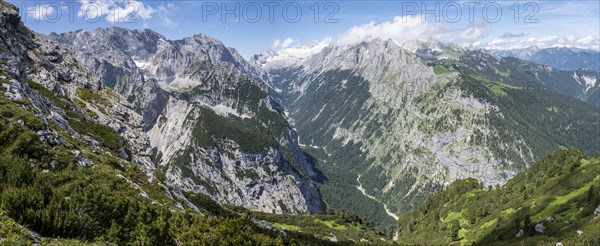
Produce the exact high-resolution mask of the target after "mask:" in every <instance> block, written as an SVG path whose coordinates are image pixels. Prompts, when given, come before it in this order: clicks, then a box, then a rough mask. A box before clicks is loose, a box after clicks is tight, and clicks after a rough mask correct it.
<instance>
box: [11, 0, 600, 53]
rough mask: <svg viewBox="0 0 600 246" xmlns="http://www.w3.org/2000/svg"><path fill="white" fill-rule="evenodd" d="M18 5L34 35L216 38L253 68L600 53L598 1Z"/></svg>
mask: <svg viewBox="0 0 600 246" xmlns="http://www.w3.org/2000/svg"><path fill="white" fill-rule="evenodd" d="M9 1H10V0H9ZM10 2H12V3H14V4H16V5H17V6H19V7H20V8H21V15H22V16H23V18H24V21H25V24H26V25H27V26H29V27H30V28H32V29H33V30H34V31H37V32H41V33H45V34H47V33H50V32H58V33H60V32H67V31H74V30H77V29H84V30H93V29H95V28H98V27H109V26H115V25H116V26H122V27H127V28H132V29H141V28H150V29H152V30H154V31H156V32H159V33H161V34H163V35H165V36H166V37H167V38H168V39H180V38H183V37H186V36H191V35H193V34H197V33H206V34H209V35H211V36H214V37H215V38H217V39H219V40H221V41H222V42H223V43H225V44H226V45H227V46H230V47H234V48H236V49H237V50H238V51H239V52H240V53H241V54H242V55H243V56H244V57H246V58H247V57H249V56H251V55H252V54H256V53H262V52H263V51H265V50H266V49H268V48H273V49H280V48H284V47H288V46H294V45H302V44H306V43H309V42H314V41H323V40H325V41H326V42H332V43H339V44H346V43H352V42H358V41H364V40H369V39H373V38H384V39H387V38H392V39H396V40H408V39H415V38H424V37H434V38H437V39H440V40H442V41H447V42H453V43H457V44H459V45H463V46H474V47H481V48H504V49H506V48H519V47H526V46H530V45H537V46H540V47H547V46H573V47H579V48H590V49H596V50H598V49H600V48H599V41H598V36H600V16H599V13H600V1H598V0H592V1H538V2H529V4H528V2H523V1H521V2H519V4H518V5H516V1H495V2H492V1H343V2H342V1H330V2H328V1H290V2H274V1H271V2H263V1H227V2H217V1H133V0H127V1H112V0H103V1H95V0H71V1H10ZM298 9H300V11H301V14H299V13H298ZM316 9H318V10H319V11H318V12H317V11H316ZM498 9H500V11H501V12H502V13H501V15H498V14H497V11H498ZM517 9H518V10H519V11H518V13H517V11H516V10H517ZM258 12H260V15H258ZM428 13H429V14H428ZM436 17H437V18H438V19H436ZM423 18H425V19H423Z"/></svg>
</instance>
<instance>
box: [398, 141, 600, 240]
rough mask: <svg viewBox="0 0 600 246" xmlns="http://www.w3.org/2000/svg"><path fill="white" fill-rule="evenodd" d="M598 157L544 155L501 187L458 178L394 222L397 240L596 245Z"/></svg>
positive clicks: (598, 228) (560, 153)
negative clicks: (486, 185)
mask: <svg viewBox="0 0 600 246" xmlns="http://www.w3.org/2000/svg"><path fill="white" fill-rule="evenodd" d="M598 177H600V159H598V157H596V158H592V159H590V158H587V157H586V156H585V155H584V154H582V153H581V152H579V151H578V150H576V149H559V150H556V151H554V152H552V153H549V154H547V155H544V156H543V157H541V158H540V159H539V160H537V161H536V162H535V163H533V164H532V165H531V166H530V167H529V168H527V169H525V170H523V171H521V172H520V173H519V174H517V175H516V176H515V177H513V178H512V179H511V180H509V181H508V182H507V183H506V185H504V186H496V187H491V186H490V187H485V186H483V185H482V184H481V183H480V182H478V181H477V180H474V179H465V180H458V181H455V182H454V183H452V184H451V185H450V186H448V187H446V188H445V189H444V191H442V192H441V193H440V194H438V195H435V196H432V197H430V198H428V199H427V200H426V201H425V202H424V203H423V205H422V206H421V207H420V208H418V209H417V210H416V211H414V212H412V213H410V214H407V215H403V216H401V217H400V219H399V220H398V232H399V242H401V243H407V244H440V245H442V244H446V245H447V244H461V245H540V244H542V245H555V244H557V243H559V242H561V243H562V244H564V245H597V244H599V243H600V241H599V238H598V233H600V193H599V191H598V187H600V178H598Z"/></svg>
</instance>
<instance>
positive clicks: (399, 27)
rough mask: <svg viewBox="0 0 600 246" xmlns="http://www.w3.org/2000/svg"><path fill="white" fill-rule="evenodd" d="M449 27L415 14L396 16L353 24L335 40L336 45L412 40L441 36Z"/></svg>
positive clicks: (445, 33)
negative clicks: (387, 19) (378, 21)
mask: <svg viewBox="0 0 600 246" xmlns="http://www.w3.org/2000/svg"><path fill="white" fill-rule="evenodd" d="M449 32H451V29H449V28H448V27H447V26H445V25H442V24H439V23H427V22H423V21H421V18H420V17H415V16H405V17H404V18H403V17H401V16H396V17H395V18H394V20H393V21H385V22H382V23H375V22H369V23H367V24H363V25H359V26H354V27H352V28H350V30H348V31H347V32H345V33H344V34H342V35H341V36H339V37H338V38H337V40H336V41H335V43H336V44H338V45H347V44H353V43H360V42H365V41H371V40H373V39H383V40H387V39H393V40H396V41H407V40H414V39H419V38H423V37H434V38H441V37H444V36H446V35H447V34H448V33H449Z"/></svg>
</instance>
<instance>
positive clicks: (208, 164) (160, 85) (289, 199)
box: [51, 27, 324, 213]
mask: <svg viewBox="0 0 600 246" xmlns="http://www.w3.org/2000/svg"><path fill="white" fill-rule="evenodd" d="M51 36H52V37H53V38H54V39H55V40H57V41H58V42H59V43H61V44H62V45H65V46H67V47H69V48H70V50H71V51H72V52H73V53H74V54H75V56H76V57H78V58H79V59H81V60H82V61H84V64H85V65H86V66H87V67H88V68H89V69H90V70H92V71H93V73H94V74H95V75H97V76H98V77H99V78H101V80H102V82H103V83H104V84H105V85H106V86H108V87H111V88H113V89H114V90H115V91H117V92H118V93H119V94H120V95H121V96H122V97H123V98H126V99H127V101H129V102H131V103H132V104H133V106H134V107H133V108H134V109H135V110H136V111H137V112H138V113H139V114H141V115H143V119H144V130H145V131H147V136H149V139H150V142H149V143H150V145H151V147H152V148H153V149H154V151H155V161H156V165H157V166H158V167H159V168H160V169H161V170H163V171H164V172H165V174H166V176H167V178H168V179H169V182H170V183H172V184H174V185H176V186H177V187H181V188H183V189H185V190H188V191H194V192H203V193H206V194H209V195H211V196H212V197H213V198H214V199H215V200H217V201H219V202H222V203H228V204H234V205H240V206H246V207H251V208H253V209H258V210H261V211H266V212H278V213H282V212H294V213H295V212H316V211H318V210H323V209H324V205H323V203H322V201H321V199H320V195H319V192H318V190H317V189H316V187H315V186H314V185H313V184H312V181H311V177H314V176H315V174H314V171H313V170H312V167H311V166H310V165H309V164H308V163H306V161H305V158H304V155H303V153H302V151H301V150H300V147H299V146H298V143H297V136H296V135H295V132H293V130H292V129H291V127H289V125H288V124H287V122H286V120H285V117H284V116H283V115H282V112H283V108H282V107H281V105H280V104H278V103H277V100H276V99H274V98H273V97H271V95H270V94H269V86H268V85H267V84H266V83H265V81H264V80H262V79H261V77H262V71H260V70H259V69H258V68H256V67H255V66H253V65H251V64H250V63H248V62H246V61H245V60H244V59H243V58H242V57H241V56H240V55H239V54H238V53H237V52H236V51H235V50H234V49H231V48H227V47H225V46H224V45H223V44H222V43H221V42H219V41H218V40H216V39H214V38H212V37H210V36H207V35H203V34H200V35H195V36H193V37H188V38H184V39H182V40H175V41H172V40H167V39H166V38H165V37H163V36H161V35H159V34H157V33H154V32H152V31H150V30H128V29H123V28H117V27H115V28H108V29H97V30H95V31H92V32H85V31H77V32H70V33H64V34H52V35H51ZM207 115H208V116H207ZM207 118H209V119H207ZM209 120H210V121H209ZM221 128H222V129H221ZM224 131H235V132H240V133H241V132H244V136H245V138H250V139H252V138H257V139H263V140H264V143H268V144H255V143H253V141H252V140H250V141H248V140H249V139H243V138H237V137H236V135H230V134H228V133H227V132H224ZM256 142H260V141H259V140H257V141H256ZM261 143H262V142H261Z"/></svg>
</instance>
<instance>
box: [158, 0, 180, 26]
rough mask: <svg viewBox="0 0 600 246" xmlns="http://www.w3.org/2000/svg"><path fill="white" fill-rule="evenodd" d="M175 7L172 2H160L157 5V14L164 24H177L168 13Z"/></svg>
mask: <svg viewBox="0 0 600 246" xmlns="http://www.w3.org/2000/svg"><path fill="white" fill-rule="evenodd" d="M175 9H176V7H175V5H174V4H173V3H168V4H164V3H161V4H160V5H159V6H158V8H157V13H158V16H159V18H160V19H161V20H162V22H163V23H164V24H165V25H167V26H177V23H175V22H174V21H173V20H172V19H171V18H170V17H169V15H168V14H169V12H170V11H171V10H175Z"/></svg>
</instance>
